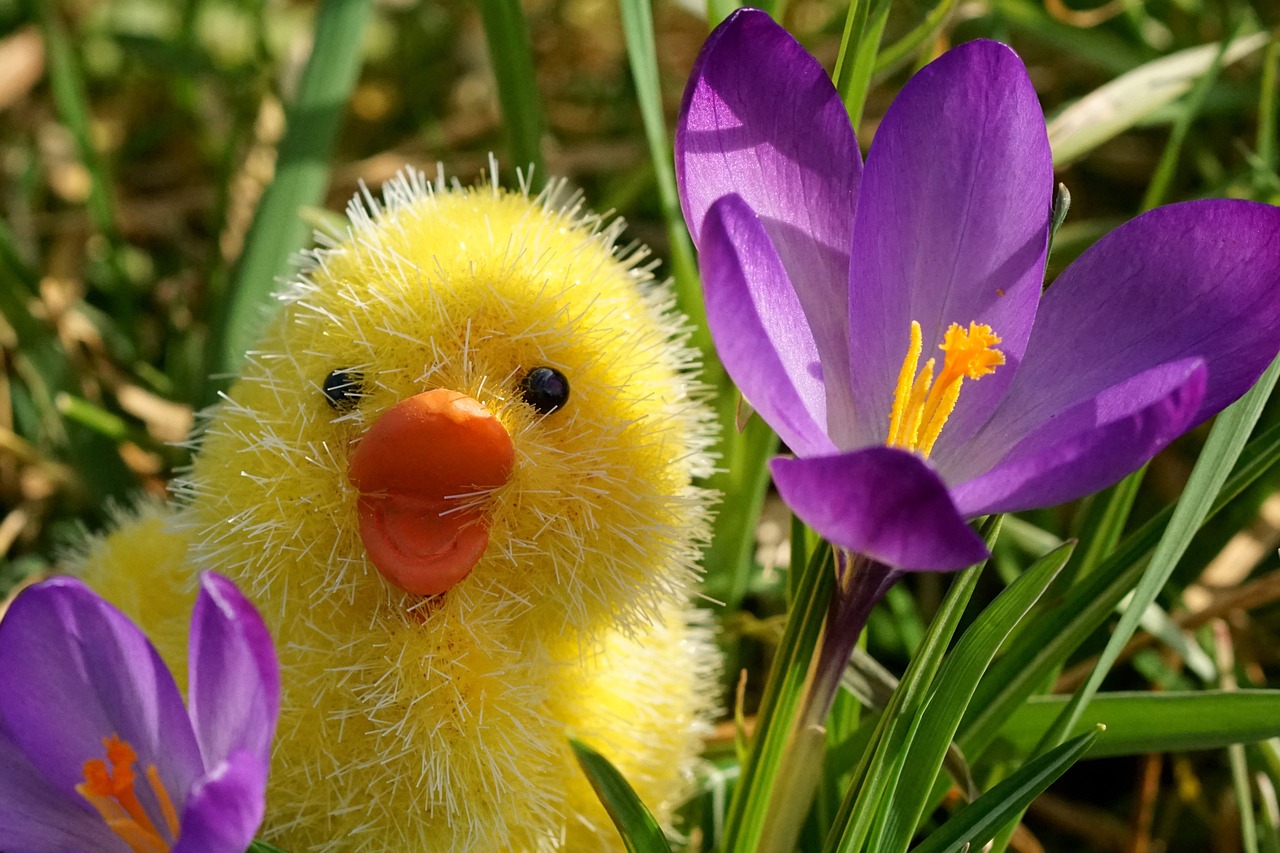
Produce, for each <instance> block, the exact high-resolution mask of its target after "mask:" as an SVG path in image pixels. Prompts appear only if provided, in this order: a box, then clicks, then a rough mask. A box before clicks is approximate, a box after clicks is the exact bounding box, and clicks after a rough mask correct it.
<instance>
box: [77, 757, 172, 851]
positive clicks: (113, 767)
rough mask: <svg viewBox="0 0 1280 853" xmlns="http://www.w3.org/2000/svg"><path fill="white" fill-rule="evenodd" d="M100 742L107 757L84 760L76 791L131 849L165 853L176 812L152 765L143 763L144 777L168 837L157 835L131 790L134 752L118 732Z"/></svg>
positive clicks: (134, 778) (132, 786)
mask: <svg viewBox="0 0 1280 853" xmlns="http://www.w3.org/2000/svg"><path fill="white" fill-rule="evenodd" d="M102 745H103V746H104V747H105V748H106V751H107V760H106V761H103V760H102V759H101V758H91V759H89V760H88V761H86V762H85V763H84V781H83V782H82V783H80V784H79V785H76V791H78V792H79V794H80V796H82V797H84V798H85V799H86V800H88V801H89V803H90V804H91V805H92V806H93V807H94V808H95V809H97V810H98V814H100V815H101V816H102V819H103V820H104V821H106V823H107V826H108V827H110V828H111V831H112V832H114V833H115V834H116V835H118V836H120V838H121V839H122V840H123V841H124V842H125V843H126V844H128V845H129V849H130V850H133V851H134V853H169V848H170V846H171V844H172V842H174V841H176V840H177V838H178V812H177V810H176V809H175V808H174V807H173V800H172V799H170V797H169V792H168V791H167V790H165V787H164V784H163V783H162V782H161V781H160V773H159V771H157V770H156V766H155V765H154V764H150V765H148V766H147V770H146V777H147V782H148V784H150V786H151V792H152V793H153V794H154V795H155V798H156V801H157V802H158V803H159V805H160V812H161V814H162V815H163V818H164V822H165V828H166V829H168V831H169V833H168V834H169V840H168V841H166V840H165V839H164V838H163V837H162V836H161V835H160V832H159V831H158V830H157V829H156V825H155V824H154V823H152V821H151V818H150V816H148V815H147V812H146V810H145V809H144V808H143V807H142V803H141V802H139V801H138V795H137V793H136V792H135V790H134V782H135V781H136V780H137V778H138V774H137V773H135V772H134V769H133V765H134V763H135V762H136V761H137V760H138V754H137V753H136V752H134V750H133V747H132V746H130V745H129V743H128V742H127V741H123V740H121V739H120V737H119V736H118V735H112V736H111V737H109V738H104V739H103V741H102ZM108 765H110V766H108Z"/></svg>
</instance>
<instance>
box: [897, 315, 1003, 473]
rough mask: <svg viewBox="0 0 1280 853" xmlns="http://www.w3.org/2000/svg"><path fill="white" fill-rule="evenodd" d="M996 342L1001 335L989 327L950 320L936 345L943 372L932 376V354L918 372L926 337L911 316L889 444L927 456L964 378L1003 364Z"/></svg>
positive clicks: (952, 408)
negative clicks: (939, 342)
mask: <svg viewBox="0 0 1280 853" xmlns="http://www.w3.org/2000/svg"><path fill="white" fill-rule="evenodd" d="M998 343H1000V338H999V336H997V335H996V334H995V332H993V331H992V329H991V327H990V326H987V325H985V324H983V323H972V322H971V323H970V324H969V328H968V330H966V329H965V328H964V327H962V326H961V325H959V324H958V323H952V324H951V326H950V328H948V329H947V332H946V334H945V335H944V336H943V340H942V343H941V344H940V345H939V347H938V348H939V349H941V350H942V352H943V361H942V371H941V372H940V373H938V375H937V376H936V377H935V376H934V367H935V360H934V359H932V358H931V359H929V360H928V361H926V362H925V363H924V367H923V368H921V369H920V372H919V374H917V373H916V367H917V365H919V363H920V355H921V353H922V352H923V351H924V339H923V335H922V334H921V331H920V324H919V323H917V322H916V321H915V320H912V321H911V342H910V344H909V345H908V346H907V357H906V358H905V359H903V361H902V370H901V371H899V372H898V387H897V389H896V390H895V391H894V394H893V412H892V413H891V414H890V416H889V439H888V441H887V442H886V444H888V445H889V446H891V447H901V448H903V449H904V450H911V451H914V452H916V453H919V454H920V455H921V456H924V457H926V458H928V456H929V454H930V453H931V452H932V451H933V445H934V443H935V442H937V440H938V436H939V435H941V434H942V427H943V426H944V425H945V424H946V422H947V418H949V417H951V413H952V411H954V410H955V407H956V401H957V400H958V399H960V386H961V385H963V384H964V380H965V379H966V378H967V379H981V378H982V377H983V376H986V375H987V374H988V373H993V372H995V369H996V368H997V367H999V366H1000V365H1002V364H1004V353H1002V352H1000V350H998V349H996V348H995V346H996V344H998Z"/></svg>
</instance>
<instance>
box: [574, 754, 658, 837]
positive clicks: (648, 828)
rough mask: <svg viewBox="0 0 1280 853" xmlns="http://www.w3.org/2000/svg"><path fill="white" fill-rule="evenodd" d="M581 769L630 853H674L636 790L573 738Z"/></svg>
mask: <svg viewBox="0 0 1280 853" xmlns="http://www.w3.org/2000/svg"><path fill="white" fill-rule="evenodd" d="M569 746H571V747H573V755H574V758H577V759H578V766H579V767H581V768H582V772H583V773H586V774H587V780H588V781H589V782H591V787H592V788H593V789H594V790H595V792H596V796H597V797H599V798H600V802H601V804H603V805H604V808H605V811H607V812H608V813H609V817H610V818H612V819H613V825H614V826H616V827H617V828H618V832H619V834H621V835H622V843H623V845H624V846H625V847H626V848H627V850H628V851H630V853H670V851H671V845H670V844H669V843H668V842H667V837H666V835H664V834H663V832H662V827H660V826H659V825H658V822H657V821H656V820H655V819H654V817H653V815H652V814H650V813H649V810H648V809H647V808H645V805H644V803H642V802H640V797H639V796H638V795H637V794H636V792H635V789H634V788H632V787H631V785H630V784H629V783H628V782H627V780H626V779H624V778H623V776H622V774H621V773H619V772H618V768H616V767H614V766H613V764H612V762H610V761H609V759H607V758H605V757H604V756H603V755H601V754H600V753H598V752H596V751H595V750H594V749H592V748H591V747H589V746H587V745H586V744H585V743H583V742H582V741H580V740H578V739H577V738H574V737H570V738H569Z"/></svg>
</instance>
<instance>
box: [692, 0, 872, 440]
mask: <svg viewBox="0 0 1280 853" xmlns="http://www.w3.org/2000/svg"><path fill="white" fill-rule="evenodd" d="M675 158H676V177H677V179H678V180H679V183H680V200H681V205H682V207H683V209H684V215H685V221H686V222H687V223H688V225H689V231H690V233H691V234H692V235H693V240H694V242H695V243H696V244H697V245H698V248H699V250H700V251H704V248H703V244H704V242H705V236H704V229H705V219H706V216H707V212H708V211H709V210H710V208H711V205H712V204H713V203H714V202H715V201H716V199H718V198H720V197H722V196H725V195H728V194H729V193H737V194H738V195H740V196H742V197H743V198H744V199H745V200H746V202H747V205H748V206H749V207H750V208H751V209H752V210H754V211H755V212H756V214H757V215H758V216H759V217H760V220H761V223H762V224H763V225H764V228H765V230H766V231H767V232H768V233H769V237H770V238H771V239H772V241H773V245H774V246H775V248H776V249H777V252H778V256H779V258H780V259H781V262H782V266H783V268H784V269H785V270H786V271H787V274H788V277H789V278H790V280H791V281H792V282H794V284H795V287H796V290H797V291H798V294H799V298H800V304H801V305H802V306H804V311H805V314H806V315H807V317H808V321H809V323H808V324H809V326H810V328H812V329H813V337H814V339H815V340H816V342H817V346H818V353H819V354H820V355H821V357H822V361H823V363H824V364H827V365H830V366H831V367H830V368H829V371H828V372H829V373H832V372H834V371H836V370H840V371H843V365H845V364H847V362H848V352H849V345H848V328H847V326H846V322H847V321H846V314H845V305H846V304H847V297H846V288H847V287H848V269H849V237H850V234H851V231H852V227H853V206H854V200H855V198H856V196H857V192H858V181H859V177H860V175H861V171H862V159H861V155H860V154H859V152H858V143H857V140H856V139H855V138H854V134H853V128H852V126H851V125H850V124H849V116H848V113H847V112H846V111H845V108H844V104H843V103H841V101H840V96H839V95H838V94H837V93H836V90H835V87H834V86H832V84H831V80H830V79H829V78H828V76H827V74H826V72H825V71H824V70H823V69H822V66H821V65H819V64H818V62H817V60H815V59H814V58H813V57H812V56H810V55H809V54H808V53H807V52H806V51H805V50H804V48H802V47H801V46H800V45H799V44H797V43H796V41H795V39H793V38H792V37H791V35H790V34H789V33H787V31H786V30H784V29H783V28H782V27H780V26H778V25H777V24H776V23H774V22H773V20H772V19H771V18H770V17H769V16H768V15H767V14H765V13H764V12H761V11H759V10H757V9H740V10H738V11H736V12H734V13H733V14H732V15H730V16H729V17H728V18H727V19H726V20H725V21H724V23H722V24H721V25H720V26H719V27H717V28H716V30H715V31H714V32H713V33H712V34H711V36H710V37H709V38H708V39H707V42H706V44H705V45H704V46H703V48H702V52H701V54H700V55H699V56H698V60H697V62H696V64H695V65H694V69H693V73H692V75H691V76H690V79H689V85H688V87H687V88H686V89H685V94H684V103H683V105H682V107H681V111H680V119H679V121H678V123H677V126H676V143H675ZM832 378H833V380H834V377H832ZM840 380H841V381H832V382H831V383H830V387H829V388H828V389H827V394H828V399H829V403H828V408H829V411H830V413H831V416H832V421H833V422H836V421H838V420H845V419H847V417H848V415H849V414H850V412H851V410H852V403H851V401H850V397H849V393H848V388H847V386H846V383H845V382H844V381H843V377H840Z"/></svg>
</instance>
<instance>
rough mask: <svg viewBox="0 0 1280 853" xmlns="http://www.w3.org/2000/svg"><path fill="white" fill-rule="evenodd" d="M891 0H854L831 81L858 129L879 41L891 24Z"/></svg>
mask: <svg viewBox="0 0 1280 853" xmlns="http://www.w3.org/2000/svg"><path fill="white" fill-rule="evenodd" d="M889 6H890V3H889V0H852V2H851V3H850V4H849V11H848V12H847V13H846V17H845V24H844V35H843V37H842V38H841V40H840V53H839V55H838V56H837V57H836V67H835V68H834V69H833V70H832V74H831V76H832V78H833V80H834V82H835V85H836V91H837V92H839V93H840V99H841V100H842V101H844V106H845V109H846V110H848V112H849V120H850V121H852V122H853V127H854V129H855V130H856V129H857V127H858V124H859V123H860V122H861V121H862V110H863V107H865V106H866V103H867V92H868V91H869V90H870V89H871V76H872V74H873V73H874V72H875V68H876V53H877V51H878V50H879V48H880V39H881V38H882V37H883V36H884V28H885V26H886V25H887V24H888V23H889Z"/></svg>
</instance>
